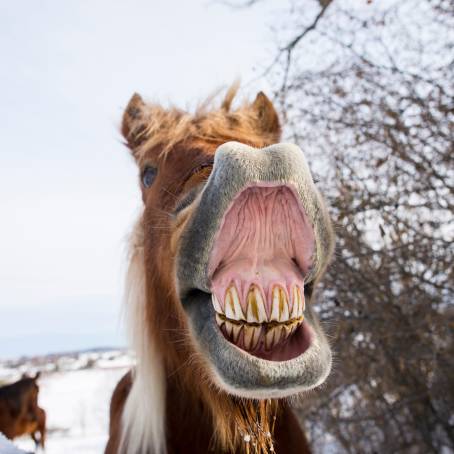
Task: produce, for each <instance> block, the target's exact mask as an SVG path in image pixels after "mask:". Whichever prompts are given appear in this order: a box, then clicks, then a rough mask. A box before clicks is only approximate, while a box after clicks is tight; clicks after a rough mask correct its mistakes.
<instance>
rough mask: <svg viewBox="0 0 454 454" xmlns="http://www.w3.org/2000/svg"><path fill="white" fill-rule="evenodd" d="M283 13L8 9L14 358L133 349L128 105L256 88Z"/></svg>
mask: <svg viewBox="0 0 454 454" xmlns="http://www.w3.org/2000/svg"><path fill="white" fill-rule="evenodd" d="M265 3H266V2H265ZM269 8H270V7H268V10H264V9H252V10H241V11H232V10H230V9H229V8H227V7H225V6H223V5H222V4H219V3H216V2H210V1H206V0H204V1H200V0H191V1H184V0H180V1H176V0H173V1H169V0H167V1H154V0H148V1H145V0H143V1H128V2H125V1H119V0H90V1H89V0H77V1H76V0H72V1H69V0H68V1H59V0H52V1H43V0H40V1H39V2H37V1H33V0H28V1H25V0H17V1H9V2H8V1H3V2H0V55H1V64H0V94H1V96H0V100H1V102H0V125H1V126H0V132H1V150H0V210H1V211H0V213H1V214H0V221H1V222H0V358H1V357H12V356H16V355H32V354H38V353H46V352H57V351H67V350H72V349H80V348H89V347H97V346H107V345H122V344H124V336H123V329H122V323H121V321H120V302H121V293H122V286H123V275H124V271H125V261H124V256H125V237H126V235H127V233H128V231H129V230H130V227H131V225H132V223H133V220H134V218H135V216H136V215H137V213H138V212H139V210H140V195H139V191H138V185H137V178H136V169H135V166H134V164H133V163H132V161H131V159H130V158H129V156H128V154H127V152H126V149H125V148H124V146H123V145H122V144H121V138H120V136H119V134H118V124H119V121H120V117H121V113H122V109H123V108H124V106H125V105H126V103H127V101H128V99H129V97H130V96H131V95H132V93H133V92H134V91H138V92H139V93H141V94H142V95H144V97H146V98H149V99H152V100H159V101H161V102H163V103H168V102H173V103H175V104H177V105H179V106H182V107H185V106H193V105H194V104H195V103H196V102H197V100H200V99H201V98H203V97H205V96H206V95H207V94H209V93H211V92H212V91H213V90H215V89H216V88H219V87H220V86H225V85H226V84H230V83H231V82H232V81H233V80H234V79H235V78H236V77H238V76H240V77H241V78H242V80H243V81H245V82H247V81H250V80H251V79H253V78H254V77H255V75H256V74H257V72H254V68H255V67H256V66H257V65H260V64H262V65H263V62H264V61H265V60H266V58H267V57H269V56H270V52H271V51H272V49H273V45H272V36H271V34H270V31H269V22H270V20H269V19H270V10H269ZM271 14H272V13H271ZM259 89H265V90H266V89H267V86H266V84H265V83H264V82H263V81H260V82H257V83H255V84H252V85H250V86H249V88H248V91H250V92H251V96H252V92H254V94H255V92H256V91H258V90H259Z"/></svg>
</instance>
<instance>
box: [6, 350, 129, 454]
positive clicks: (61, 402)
mask: <svg viewBox="0 0 454 454" xmlns="http://www.w3.org/2000/svg"><path fill="white" fill-rule="evenodd" d="M37 363H38V364H37ZM132 364H133V359H132V357H131V356H130V355H128V354H127V353H125V352H121V351H106V352H90V353H81V354H71V355H59V356H58V357H55V358H54V357H52V358H51V359H47V360H41V361H37V360H36V359H33V360H28V361H25V362H22V363H20V364H13V365H12V364H11V362H10V363H8V364H0V380H1V381H8V382H11V381H14V380H15V379H17V378H19V377H20V375H21V373H22V372H24V371H30V372H33V371H34V370H37V369H39V370H42V371H43V372H42V374H41V377H40V378H39V381H38V383H39V386H40V393H39V404H40V406H41V407H42V408H44V410H45V411H46V413H47V443H46V450H45V453H46V454H62V453H65V454H76V453H77V454H81V453H84V454H95V453H96V454H100V453H102V452H103V450H104V447H105V443H106V440H107V433H108V425H109V402H110V397H111V394H112V391H113V389H114V387H115V385H116V384H117V382H118V380H119V379H120V378H121V377H122V376H123V375H124V374H125V373H126V371H128V370H129V369H130V367H131V365H132ZM14 444H15V445H16V446H17V447H19V448H21V449H24V450H26V451H33V450H34V443H33V442H32V440H31V439H30V438H29V437H22V438H19V439H16V440H14ZM0 454H2V453H1V451H0Z"/></svg>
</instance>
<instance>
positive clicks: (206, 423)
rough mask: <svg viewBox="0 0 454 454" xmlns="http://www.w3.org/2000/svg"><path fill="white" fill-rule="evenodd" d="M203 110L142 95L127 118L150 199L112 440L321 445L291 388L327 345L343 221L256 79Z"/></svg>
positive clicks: (141, 223) (243, 449)
mask: <svg viewBox="0 0 454 454" xmlns="http://www.w3.org/2000/svg"><path fill="white" fill-rule="evenodd" d="M237 88H238V87H236V86H232V87H231V88H230V89H229V90H228V91H227V93H226V95H225V97H224V99H223V101H222V102H221V103H220V106H219V107H218V106H215V105H214V100H213V99H211V101H209V102H206V103H204V104H203V105H201V107H199V108H198V109H197V110H196V111H195V112H194V113H189V112H187V111H183V110H181V109H178V108H176V107H171V108H164V107H162V106H160V105H158V104H155V103H147V102H145V101H144V100H143V99H142V97H141V96H140V95H138V94H134V95H133V96H132V98H131V100H130V101H129V103H128V105H127V107H126V109H125V111H124V114H123V118H122V125H121V131H122V134H123V137H124V139H125V145H126V146H127V147H128V148H129V151H130V153H131V155H132V157H133V159H134V160H135V162H136V164H137V166H138V174H139V184H140V189H141V195H142V201H143V210H142V212H141V214H140V216H139V219H138V221H137V222H136V224H135V226H134V229H133V232H132V234H131V239H130V256H129V268H128V272H127V278H126V302H125V304H126V313H127V321H128V327H129V333H130V336H131V342H132V345H133V348H134V350H135V352H136V355H137V364H136V366H135V368H134V369H133V370H131V371H130V372H128V373H127V374H126V375H125V376H124V377H123V378H122V379H121V380H120V381H119V383H118V384H117V386H116V388H115V390H114V392H113V395H112V399H111V404H110V426H109V438H108V442H107V445H106V448H105V454H120V453H122V454H123V453H127V454H138V453H141V454H142V453H149V454H161V453H167V454H173V453H185V454H187V453H194V454H200V453H207V452H215V453H246V454H248V453H266V452H279V453H281V454H294V453H295V454H296V453H298V454H302V453H303V454H307V453H310V448H309V443H308V440H307V438H306V436H305V434H304V432H303V431H302V429H301V426H300V423H299V421H298V419H297V417H296V415H295V414H294V412H293V410H292V408H291V401H292V399H297V398H298V397H301V396H304V394H305V393H307V391H309V390H312V389H314V388H316V387H318V386H319V385H321V384H322V383H323V382H324V381H325V380H326V378H327V376H328V374H329V372H330V369H331V362H332V353H331V349H330V346H329V344H328V341H327V338H326V335H325V333H324V331H323V328H322V327H321V325H320V323H319V321H318V319H317V315H316V312H315V311H314V309H313V302H314V294H315V288H316V286H317V282H318V281H319V279H320V278H321V277H322V275H323V274H324V272H325V270H326V267H327V266H328V264H329V263H330V260H331V257H332V254H333V248H334V234H333V229H332V224H331V220H330V217H329V215H328V209H327V205H326V203H325V202H324V199H323V197H322V196H321V194H320V192H319V190H318V188H317V187H316V185H315V183H314V181H313V178H312V176H311V172H310V170H309V166H308V163H307V161H306V158H305V155H304V153H303V152H302V150H301V149H300V148H299V147H298V146H296V145H294V144H289V143H280V137H281V124H280V121H279V117H278V114H277V111H276V109H275V107H274V106H273V103H272V102H271V101H270V99H269V98H268V97H267V96H266V95H265V94H264V93H263V92H259V93H258V94H257V96H256V98H255V99H254V100H253V101H252V102H244V103H243V104H240V105H238V106H237V107H235V108H234V107H233V104H234V103H235V102H236V99H237Z"/></svg>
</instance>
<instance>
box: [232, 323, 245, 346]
mask: <svg viewBox="0 0 454 454" xmlns="http://www.w3.org/2000/svg"><path fill="white" fill-rule="evenodd" d="M232 325H233V327H232V336H233V342H235V343H237V342H238V339H239V337H240V332H241V330H242V329H243V327H242V326H241V325H236V324H235V323H232Z"/></svg>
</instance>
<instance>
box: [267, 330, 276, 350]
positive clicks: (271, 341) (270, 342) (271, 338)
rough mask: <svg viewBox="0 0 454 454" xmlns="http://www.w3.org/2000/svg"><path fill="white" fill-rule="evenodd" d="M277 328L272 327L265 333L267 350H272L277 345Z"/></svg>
mask: <svg viewBox="0 0 454 454" xmlns="http://www.w3.org/2000/svg"><path fill="white" fill-rule="evenodd" d="M276 331H277V328H271V329H270V330H268V331H267V332H266V333H265V350H271V349H272V348H273V347H274V346H275V345H276V343H277V342H276V334H277V332H276Z"/></svg>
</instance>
